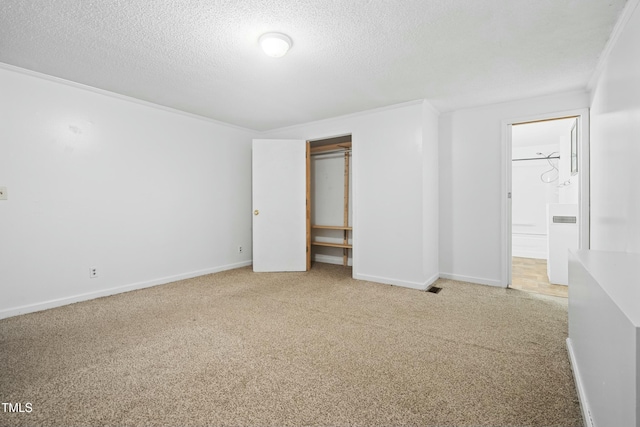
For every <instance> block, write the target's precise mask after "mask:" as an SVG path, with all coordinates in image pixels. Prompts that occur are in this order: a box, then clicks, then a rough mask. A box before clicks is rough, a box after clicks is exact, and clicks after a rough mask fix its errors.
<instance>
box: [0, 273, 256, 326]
mask: <svg viewBox="0 0 640 427" xmlns="http://www.w3.org/2000/svg"><path fill="white" fill-rule="evenodd" d="M252 263H253V261H251V260H249V261H242V262H238V263H234V264H227V265H221V266H218V267H212V268H206V269H203V270H197V271H192V272H189V273H183V274H176V275H174V276H166V277H161V278H158V279H153V280H148V281H144V282H137V283H131V284H129V285H123V286H116V287H114V288H108V289H102V290H99V291H95V292H87V293H84V294H78V295H72V296H68V297H63V298H57V299H53V300H48V301H43V302H38V303H34V304H27V305H23V306H19V307H12V308H6V309H4V310H0V319H6V318H7V317H13V316H18V315H21V314H27V313H34V312H36V311H42V310H48V309H50V308H55V307H61V306H63V305H68V304H73V303H76V302H81V301H88V300H91V299H95V298H100V297H106V296H109V295H115V294H121V293H123V292H129V291H135V290H138V289H144V288H150V287H153V286H158V285H164V284H167V283H171V282H176V281H178V280H184V279H191V278H193V277H198V276H204V275H206V274H212V273H219V272H221V271H226V270H233V269H235V268H240V267H246V266H248V265H251V264H252Z"/></svg>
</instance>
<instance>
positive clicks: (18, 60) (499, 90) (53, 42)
mask: <svg viewBox="0 0 640 427" xmlns="http://www.w3.org/2000/svg"><path fill="white" fill-rule="evenodd" d="M624 3H625V1H624V0H481V1H479V0H396V1H392V0H387V1H384V0H344V1H341V0H208V1H205V0H200V1H198V0H128V1H125V0H82V1H79V0H2V1H1V2H0V62H4V63H7V64H11V65H15V66H18V67H22V68H26V69H29V70H34V71H38V72H41V73H45V74H49V75H52V76H56V77H60V78H63V79H67V80H71V81H74V82H78V83H82V84H85V85H89V86H93V87H97V88H100V89H105V90H108V91H112V92H116V93H120V94H123V95H128V96H132V97H135V98H139V99H142V100H146V101H150V102H154V103H157V104H160V105H164V106H169V107H173V108H176V109H179V110H183V111H187V112H191V113H195V114H198V115H202V116H206V117H210V118H214V119H217V120H221V121H224V122H228V123H232V124H236V125H239V126H243V127H247V128H251V129H256V130H267V129H272V128H278V127H283V126H288V125H293V124H297V123H304V122H308V121H312V120H319V119H323V118H328V117H334V116H337V115H342V114H347V113H352V112H356V111H362V110H367V109H371V108H376V107H382V106H386V105H390V104H395V103H399V102H403V101H410V100H415V99H422V98H426V99H428V100H430V101H431V102H432V104H433V105H434V106H435V107H436V108H438V109H439V110H440V111H448V110H453V109H457V108H462V107H469V106H474V105H480V104H488V103H494V102H501V101H507V100H512V99H517V98H522V97H530V96H537V95H544V94H548V93H553V92H558V91H565V90H573V89H581V88H584V87H585V86H586V84H587V82H588V80H589V78H590V77H591V74H592V73H593V71H594V69H595V66H596V64H597V60H598V56H599V55H600V53H601V52H602V50H603V48H604V46H605V44H606V42H607V39H608V37H609V35H610V33H611V31H612V29H613V27H614V24H615V22H616V19H617V17H618V16H619V14H620V13H621V11H622V8H623V6H624ZM268 31H278V32H283V33H286V34H288V35H289V36H290V37H291V38H292V39H293V48H292V49H291V50H290V51H289V54H287V55H286V56H285V57H283V58H280V59H275V58H270V57H268V56H266V55H265V54H264V53H263V52H262V51H261V50H260V49H259V46H258V43H257V39H258V37H259V36H260V35H261V34H262V33H264V32H268Z"/></svg>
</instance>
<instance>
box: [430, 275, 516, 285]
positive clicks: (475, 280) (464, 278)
mask: <svg viewBox="0 0 640 427" xmlns="http://www.w3.org/2000/svg"><path fill="white" fill-rule="evenodd" d="M440 277H441V278H443V279H449V280H457V281H459V282H469V283H477V284H479V285H489V286H497V287H499V288H505V287H506V286H505V285H503V284H502V283H501V282H500V281H499V280H493V279H482V278H479V277H472V276H464V275H462V274H453V273H442V272H441V273H440Z"/></svg>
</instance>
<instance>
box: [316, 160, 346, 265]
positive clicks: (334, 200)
mask: <svg viewBox="0 0 640 427" xmlns="http://www.w3.org/2000/svg"><path fill="white" fill-rule="evenodd" d="M349 161H351V158H349ZM344 166H345V161H344V152H342V151H338V152H332V153H326V154H316V155H313V156H311V224H319V225H343V223H344ZM352 181H353V168H352V167H351V165H349V190H348V191H349V206H348V215H349V221H348V224H349V225H351V224H353V198H352V197H351V195H352V194H353V192H352ZM311 232H312V234H313V239H314V240H316V241H320V242H332V243H342V242H343V239H344V234H343V230H324V229H314V230H311ZM347 236H348V242H349V243H353V238H352V235H351V232H348V233H347ZM312 260H314V261H319V262H325V263H329V264H342V263H343V249H341V248H330V247H326V246H313V247H312ZM347 263H348V265H352V264H353V260H352V251H350V250H349V251H348V257H347Z"/></svg>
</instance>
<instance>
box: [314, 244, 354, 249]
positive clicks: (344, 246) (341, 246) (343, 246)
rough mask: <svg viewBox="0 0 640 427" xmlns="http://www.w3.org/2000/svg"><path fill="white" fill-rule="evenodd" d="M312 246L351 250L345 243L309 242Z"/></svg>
mask: <svg viewBox="0 0 640 427" xmlns="http://www.w3.org/2000/svg"><path fill="white" fill-rule="evenodd" d="M311 244H312V245H314V246H328V247H330V248H346V249H351V245H349V244H345V243H329V242H311Z"/></svg>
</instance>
